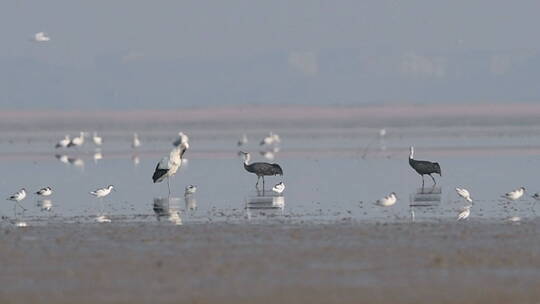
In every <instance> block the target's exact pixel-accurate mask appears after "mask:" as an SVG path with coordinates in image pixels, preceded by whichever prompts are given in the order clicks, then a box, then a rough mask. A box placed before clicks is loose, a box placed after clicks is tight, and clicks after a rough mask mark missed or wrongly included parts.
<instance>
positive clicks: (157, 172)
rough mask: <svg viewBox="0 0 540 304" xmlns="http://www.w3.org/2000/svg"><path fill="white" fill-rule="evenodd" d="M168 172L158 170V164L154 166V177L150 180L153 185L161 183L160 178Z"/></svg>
mask: <svg viewBox="0 0 540 304" xmlns="http://www.w3.org/2000/svg"><path fill="white" fill-rule="evenodd" d="M168 171H169V169H160V168H159V163H158V164H157V166H156V170H155V171H154V175H152V180H153V181H154V183H157V182H161V181H162V180H163V179H162V177H163V176H165V174H167V172H168Z"/></svg>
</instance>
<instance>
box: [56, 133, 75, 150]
mask: <svg viewBox="0 0 540 304" xmlns="http://www.w3.org/2000/svg"><path fill="white" fill-rule="evenodd" d="M70 142H71V139H70V138H69V135H66V136H64V138H63V139H61V140H59V141H58V142H57V143H56V146H54V147H55V148H56V149H58V148H65V147H67V146H68V145H69V143H70Z"/></svg>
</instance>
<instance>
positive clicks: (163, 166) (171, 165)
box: [152, 143, 189, 196]
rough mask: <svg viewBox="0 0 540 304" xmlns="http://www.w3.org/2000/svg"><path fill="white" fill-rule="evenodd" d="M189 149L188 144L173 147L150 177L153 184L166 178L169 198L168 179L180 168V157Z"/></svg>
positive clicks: (169, 186)
mask: <svg viewBox="0 0 540 304" xmlns="http://www.w3.org/2000/svg"><path fill="white" fill-rule="evenodd" d="M188 148H189V144H187V143H182V144H181V145H180V146H178V147H175V148H173V149H172V150H171V152H170V153H169V156H166V157H163V158H162V159H161V161H159V163H158V164H157V166H156V170H155V171H154V174H153V175H152V181H153V182H154V183H160V182H162V181H163V180H164V179H165V178H167V187H168V188H169V196H170V195H171V185H170V180H169V179H170V177H171V176H173V175H174V174H176V171H178V169H180V167H181V166H182V157H184V153H185V152H186V150H187V149H188Z"/></svg>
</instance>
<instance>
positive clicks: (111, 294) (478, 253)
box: [0, 219, 540, 304]
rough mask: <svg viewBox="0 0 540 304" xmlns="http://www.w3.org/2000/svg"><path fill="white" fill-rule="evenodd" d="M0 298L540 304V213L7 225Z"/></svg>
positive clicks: (0, 254)
mask: <svg viewBox="0 0 540 304" xmlns="http://www.w3.org/2000/svg"><path fill="white" fill-rule="evenodd" d="M0 233H1V241H0V261H1V265H2V267H1V268H2V269H1V272H0V273H1V274H0V302H2V303H30V302H34V303H38V302H39V303H310V304H313V303H492V304H493V303H539V302H540V288H538V287H539V286H540V221H538V220H537V219H532V220H529V221H526V222H521V223H519V224H511V223H503V222H490V221H476V220H470V221H465V222H454V221H441V222H424V223H408V222H407V223H389V224H380V223H379V224H377V223H362V222H345V223H339V222H336V223H307V224H303V223H298V222H295V223H288V222H279V223H278V222H272V221H269V222H265V221H263V222H258V223H235V224H229V223H202V224H192V225H185V226H172V225H165V224H163V223H120V224H117V223H105V224H67V223H66V224H50V225H46V226H33V227H27V228H15V227H13V226H4V227H2V228H1V230H0Z"/></svg>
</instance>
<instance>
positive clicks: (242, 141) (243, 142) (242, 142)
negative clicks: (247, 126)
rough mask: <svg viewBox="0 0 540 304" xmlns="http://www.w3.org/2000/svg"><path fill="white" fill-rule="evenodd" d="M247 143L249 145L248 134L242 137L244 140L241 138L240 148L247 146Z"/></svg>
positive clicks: (239, 141)
mask: <svg viewBox="0 0 540 304" xmlns="http://www.w3.org/2000/svg"><path fill="white" fill-rule="evenodd" d="M247 143H248V139H247V136H246V134H243V135H242V138H240V139H239V140H238V143H237V145H238V146H239V147H240V146H243V145H245V144H247Z"/></svg>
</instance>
